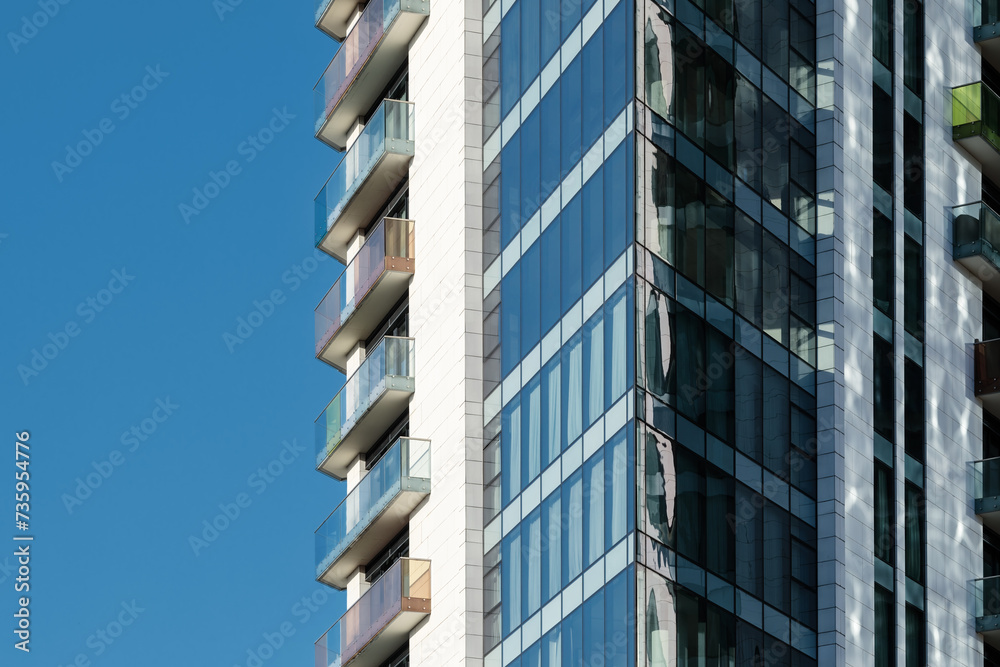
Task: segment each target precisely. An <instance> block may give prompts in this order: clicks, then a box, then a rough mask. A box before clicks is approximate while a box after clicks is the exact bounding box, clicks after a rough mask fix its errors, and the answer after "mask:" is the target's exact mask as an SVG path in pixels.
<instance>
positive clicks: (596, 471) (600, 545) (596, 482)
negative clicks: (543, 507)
mask: <svg viewBox="0 0 1000 667" xmlns="http://www.w3.org/2000/svg"><path fill="white" fill-rule="evenodd" d="M583 476H584V482H585V484H584V489H583V491H584V503H585V506H584V513H583V524H584V536H583V539H584V542H585V544H586V547H587V559H586V566H587V567H589V566H590V565H593V564H594V562H595V561H596V560H597V559H598V558H600V557H601V556H603V555H604V493H605V488H604V457H603V456H592V457H590V460H589V461H587V463H586V464H585V465H584V472H583Z"/></svg>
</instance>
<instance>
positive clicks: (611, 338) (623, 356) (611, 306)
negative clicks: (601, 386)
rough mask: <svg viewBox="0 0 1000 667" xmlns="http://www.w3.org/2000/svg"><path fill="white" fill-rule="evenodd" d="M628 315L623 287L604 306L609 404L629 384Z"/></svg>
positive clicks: (606, 388) (618, 396)
mask: <svg viewBox="0 0 1000 667" xmlns="http://www.w3.org/2000/svg"><path fill="white" fill-rule="evenodd" d="M626 315H627V304H626V298H625V288H624V287H623V288H621V289H619V290H618V291H617V292H615V294H613V295H612V297H611V298H610V299H609V300H608V302H607V303H606V304H605V306H604V321H605V328H606V332H605V336H604V338H605V351H604V361H605V365H606V366H607V379H606V387H605V391H606V392H607V397H606V398H607V402H608V405H609V406H610V405H611V404H613V403H614V402H615V401H617V400H618V399H619V398H621V397H622V395H624V394H625V390H626V388H627V384H628V368H627V363H628V359H629V356H628V354H627V353H628V348H629V344H628V340H627V337H628V323H627V321H626Z"/></svg>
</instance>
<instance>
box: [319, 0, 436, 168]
mask: <svg viewBox="0 0 1000 667" xmlns="http://www.w3.org/2000/svg"><path fill="white" fill-rule="evenodd" d="M337 4H338V7H340V6H341V5H344V7H343V8H349V9H351V10H353V8H354V7H357V5H356V4H355V5H349V4H345V1H344V0H340V2H338V3H337ZM429 8H430V5H429V0H371V1H370V2H369V3H368V5H367V6H366V7H365V9H364V11H363V12H362V13H361V16H360V17H359V18H358V22H357V23H356V24H355V25H354V26H353V27H352V28H351V31H350V33H349V34H348V35H347V37H346V39H344V42H343V43H342V44H341V45H340V49H338V50H337V53H336V55H334V57H333V60H331V61H330V64H329V65H327V67H326V70H325V71H324V72H323V75H322V76H321V77H320V78H319V81H317V82H316V86H315V87H314V88H313V99H314V110H315V114H316V127H315V130H316V136H317V137H318V138H319V139H321V140H322V141H325V142H326V143H328V144H330V145H331V146H333V147H334V148H336V149H337V150H343V149H344V147H345V146H346V145H347V139H348V136H349V135H350V131H351V128H352V126H353V125H354V122H355V121H356V120H357V118H358V116H360V115H363V114H365V113H366V112H367V111H368V110H369V109H370V108H371V106H372V105H373V104H374V103H375V102H376V101H377V97H378V95H379V94H380V93H381V92H382V91H384V90H385V89H386V88H387V87H388V86H389V83H390V81H391V79H392V77H393V75H395V74H396V72H397V71H398V70H399V68H400V66H401V65H402V64H403V63H404V62H405V61H406V58H407V56H408V54H409V48H410V47H409V45H410V41H411V40H412V39H413V37H414V36H415V35H416V33H417V31H418V29H419V28H420V25H421V24H422V23H423V22H424V20H425V19H426V17H427V15H428V14H429V13H430V12H429ZM333 14H339V12H336V11H334V12H328V13H327V14H326V15H325V16H326V17H327V19H329V17H331V16H332V15H333ZM327 19H322V20H324V21H326V20H327ZM333 22H334V23H337V21H336V20H335V19H334V21H333ZM320 27H323V24H321V26H320Z"/></svg>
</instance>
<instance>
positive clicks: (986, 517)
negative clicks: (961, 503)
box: [975, 458, 1000, 613]
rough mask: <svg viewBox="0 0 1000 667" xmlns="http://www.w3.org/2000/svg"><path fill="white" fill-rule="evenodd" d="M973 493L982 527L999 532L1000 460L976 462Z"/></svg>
mask: <svg viewBox="0 0 1000 667" xmlns="http://www.w3.org/2000/svg"><path fill="white" fill-rule="evenodd" d="M975 492H976V498H975V501H976V514H978V515H979V516H981V517H982V518H983V524H984V525H986V526H987V527H989V528H990V529H991V530H993V531H998V532H1000V458H993V459H986V460H984V461H976V463H975ZM998 613H1000V612H998Z"/></svg>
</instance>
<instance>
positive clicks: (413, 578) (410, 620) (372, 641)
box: [316, 558, 431, 667]
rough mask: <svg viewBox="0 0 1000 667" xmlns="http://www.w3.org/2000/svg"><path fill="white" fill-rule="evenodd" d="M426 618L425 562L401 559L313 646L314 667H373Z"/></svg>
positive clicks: (428, 573) (427, 571)
mask: <svg viewBox="0 0 1000 667" xmlns="http://www.w3.org/2000/svg"><path fill="white" fill-rule="evenodd" d="M430 612H431V563H430V561H428V560H416V559H414V558H402V559H400V560H399V561H397V562H396V564H395V565H393V566H392V567H391V568H389V570H388V571H386V573H385V574H383V575H382V577H381V578H380V579H379V580H378V581H376V582H375V583H373V584H372V585H371V588H369V589H368V590H367V591H365V593H364V594H363V595H362V596H361V599H360V600H358V601H357V603H355V605H354V606H352V607H351V608H350V609H348V610H347V613H346V614H344V615H343V616H341V618H340V620H339V621H337V622H336V623H334V624H333V626H332V627H331V628H330V629H329V630H327V631H326V633H325V634H324V635H323V636H322V637H320V638H319V640H317V641H316V667H344V666H345V665H348V664H350V665H352V666H353V667H377V666H378V665H379V664H381V662H382V661H383V660H385V659H386V658H388V657H389V656H391V655H392V654H393V653H394V652H395V651H396V650H398V649H399V648H400V647H401V646H403V644H404V643H406V642H407V641H408V640H409V637H410V632H411V631H412V630H413V628H415V627H416V626H417V624H418V623H420V621H422V620H423V619H424V618H425V617H426V616H427V615H428V614H429V613H430Z"/></svg>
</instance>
